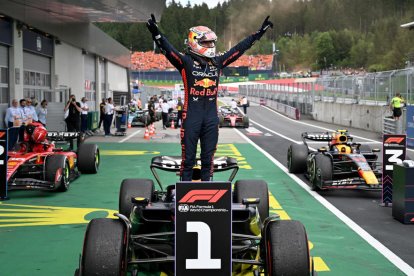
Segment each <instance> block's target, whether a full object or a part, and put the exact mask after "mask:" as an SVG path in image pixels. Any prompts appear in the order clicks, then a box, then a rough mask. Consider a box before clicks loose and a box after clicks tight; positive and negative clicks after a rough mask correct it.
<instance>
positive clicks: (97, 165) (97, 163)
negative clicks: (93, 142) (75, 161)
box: [95, 151, 100, 170]
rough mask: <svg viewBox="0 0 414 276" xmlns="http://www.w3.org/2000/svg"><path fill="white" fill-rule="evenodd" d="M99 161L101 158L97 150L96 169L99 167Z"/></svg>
mask: <svg viewBox="0 0 414 276" xmlns="http://www.w3.org/2000/svg"><path fill="white" fill-rule="evenodd" d="M99 162H100V159H99V152H98V151H96V153H95V169H96V170H98V168H99Z"/></svg>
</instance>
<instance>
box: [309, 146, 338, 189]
mask: <svg viewBox="0 0 414 276" xmlns="http://www.w3.org/2000/svg"><path fill="white" fill-rule="evenodd" d="M332 170H333V168H332V162H331V158H329V157H328V156H326V155H323V154H317V155H315V157H314V159H313V160H312V164H311V168H310V174H309V178H310V181H311V184H312V190H314V191H315V190H319V189H321V188H322V183H323V181H326V180H332Z"/></svg>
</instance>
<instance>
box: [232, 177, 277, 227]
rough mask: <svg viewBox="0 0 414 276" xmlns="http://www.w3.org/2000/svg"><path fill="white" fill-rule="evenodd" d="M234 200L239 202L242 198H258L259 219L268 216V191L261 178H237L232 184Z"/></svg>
mask: <svg viewBox="0 0 414 276" xmlns="http://www.w3.org/2000/svg"><path fill="white" fill-rule="evenodd" d="M233 196H234V202H235V203H241V202H242V200H243V198H260V202H259V204H258V205H257V209H258V210H259V214H260V219H261V220H262V221H264V219H265V218H267V217H268V216H269V191H268V188H267V183H266V181H263V180H257V179H252V180H237V181H236V183H235V184H234V193H233Z"/></svg>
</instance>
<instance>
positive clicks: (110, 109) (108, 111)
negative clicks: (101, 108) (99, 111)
mask: <svg viewBox="0 0 414 276" xmlns="http://www.w3.org/2000/svg"><path fill="white" fill-rule="evenodd" d="M114 109H115V107H114V105H113V104H110V103H107V104H106V105H105V114H106V115H112V114H114Z"/></svg>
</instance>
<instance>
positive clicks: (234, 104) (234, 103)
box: [230, 101, 237, 109]
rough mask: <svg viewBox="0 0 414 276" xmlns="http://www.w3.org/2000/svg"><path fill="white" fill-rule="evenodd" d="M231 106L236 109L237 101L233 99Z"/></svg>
mask: <svg viewBox="0 0 414 276" xmlns="http://www.w3.org/2000/svg"><path fill="white" fill-rule="evenodd" d="M230 106H231V108H233V109H236V108H237V103H236V101H231V103H230Z"/></svg>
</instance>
